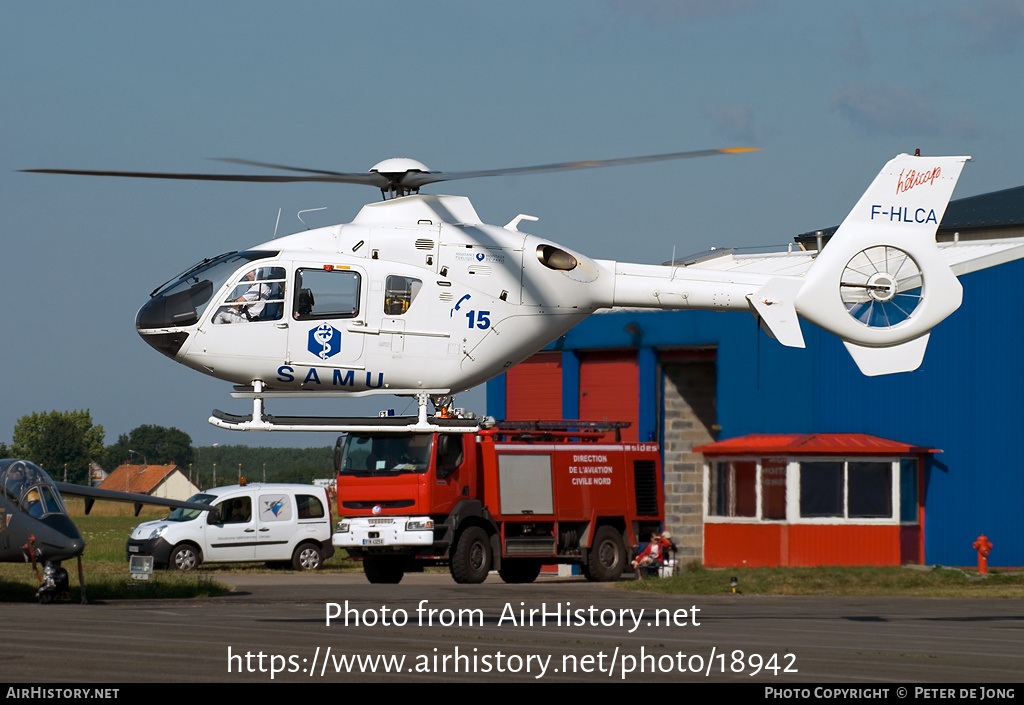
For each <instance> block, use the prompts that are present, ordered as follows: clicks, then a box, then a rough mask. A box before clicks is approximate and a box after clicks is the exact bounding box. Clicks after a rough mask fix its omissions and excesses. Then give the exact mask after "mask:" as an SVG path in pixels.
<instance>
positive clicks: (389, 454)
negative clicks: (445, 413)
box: [338, 433, 433, 477]
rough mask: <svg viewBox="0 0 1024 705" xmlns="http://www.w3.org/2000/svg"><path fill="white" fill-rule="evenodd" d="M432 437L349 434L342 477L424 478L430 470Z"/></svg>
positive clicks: (344, 449)
mask: <svg viewBox="0 0 1024 705" xmlns="http://www.w3.org/2000/svg"><path fill="white" fill-rule="evenodd" d="M432 446H433V436H432V435H431V434H429V433H420V434H409V435H401V436H399V435H395V434H380V435H370V434H350V435H348V436H347V437H346V438H345V440H344V445H343V446H342V453H341V463H340V467H339V468H338V474H339V475H355V476H361V477H366V476H386V475H402V474H422V473H425V472H426V471H427V469H428V468H429V467H430V451H431V448H432Z"/></svg>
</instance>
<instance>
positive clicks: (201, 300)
mask: <svg viewBox="0 0 1024 705" xmlns="http://www.w3.org/2000/svg"><path fill="white" fill-rule="evenodd" d="M277 254H278V253H277V252H273V251H267V250H246V251H245V252H229V253H227V254H224V255H220V256H219V257H214V258H213V259H212V260H203V261H202V262H200V263H199V264H197V265H196V266H194V267H192V268H191V269H189V270H188V271H186V272H185V273H184V274H181V275H180V276H178V277H177V278H176V279H174V280H173V281H171V282H168V283H167V284H165V285H164V286H162V287H160V288H159V289H158V290H156V291H154V292H153V294H152V295H151V297H150V299H149V301H147V302H146V304H145V305H144V306H143V307H142V308H141V309H139V313H138V314H137V315H136V316H135V327H136V328H137V329H138V330H140V331H141V330H152V329H157V328H177V327H182V326H191V325H194V324H195V323H196V322H198V321H199V318H200V316H202V315H203V311H204V310H205V308H206V305H207V304H208V303H209V302H210V299H211V298H213V294H214V292H216V291H217V290H219V289H220V288H221V286H223V285H224V282H226V281H227V280H228V277H230V276H231V275H232V274H234V272H235V271H236V270H237V269H238V268H239V267H241V266H242V265H243V264H245V263H246V262H252V261H254V260H259V259H266V258H268V257H274V256H275V255H277Z"/></svg>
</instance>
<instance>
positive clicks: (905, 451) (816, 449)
mask: <svg viewBox="0 0 1024 705" xmlns="http://www.w3.org/2000/svg"><path fill="white" fill-rule="evenodd" d="M693 450H694V451H695V452H697V453H703V454H704V455H919V454H921V453H941V452H942V451H941V450H938V449H937V448H927V447H924V446H915V445H911V444H909V443H900V442H899V441H890V440H888V439H886V438H879V437H878V436H869V435H868V434H866V433H775V434H771V433H752V434H750V435H749V436H740V437H739V438H730V439H728V440H724V441H718V442H716V443H707V444H705V445H702V446H697V447H696V448H694V449H693Z"/></svg>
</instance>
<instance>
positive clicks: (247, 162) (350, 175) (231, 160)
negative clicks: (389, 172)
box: [213, 157, 373, 183]
mask: <svg viewBox="0 0 1024 705" xmlns="http://www.w3.org/2000/svg"><path fill="white" fill-rule="evenodd" d="M213 161H216V162H227V163H228V164H245V165H246V166H261V167H264V168H266V169H280V170H281V171H297V172H299V173H300V174H322V175H324V176H341V177H345V178H353V179H363V178H365V177H366V176H367V174H372V173H373V172H363V173H356V174H353V173H347V172H344V171H328V170H326V169H304V168H302V167H298V166H285V165H284V164H270V163H269V162H254V161H252V160H250V159H234V158H232V157H216V158H214V160H213ZM354 183H362V182H354Z"/></svg>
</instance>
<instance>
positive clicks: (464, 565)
mask: <svg viewBox="0 0 1024 705" xmlns="http://www.w3.org/2000/svg"><path fill="white" fill-rule="evenodd" d="M490 570H491V541H490V539H489V538H488V537H487V532H486V531H484V530H483V529H482V528H481V527H479V526H470V527H469V528H467V529H464V530H463V531H462V533H460V534H459V538H458V541H457V543H456V544H455V551H454V552H453V553H452V560H451V571H452V577H453V578H455V582H457V583H482V582H483V581H484V580H485V579H486V578H487V573H489V572H490Z"/></svg>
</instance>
